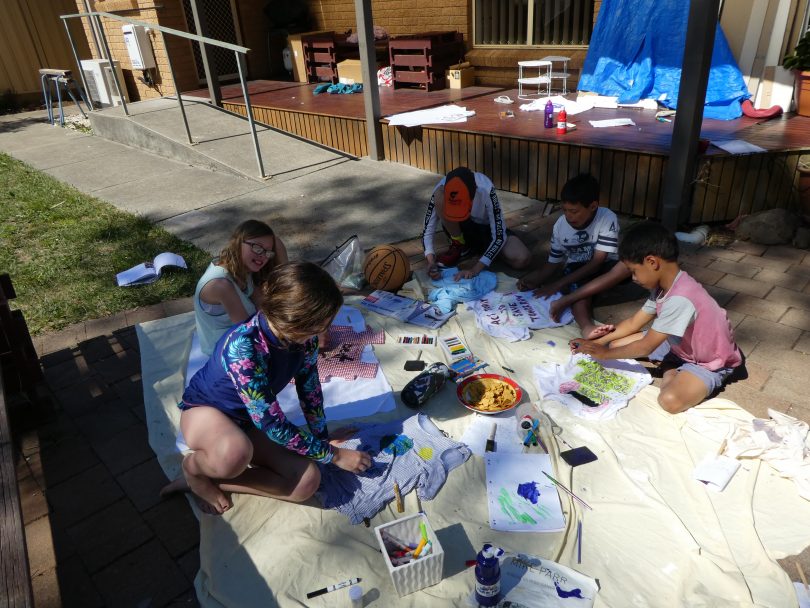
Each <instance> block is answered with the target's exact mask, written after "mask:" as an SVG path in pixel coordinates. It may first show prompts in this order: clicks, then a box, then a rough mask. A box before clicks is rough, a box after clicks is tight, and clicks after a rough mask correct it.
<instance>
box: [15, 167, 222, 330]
mask: <svg viewBox="0 0 810 608" xmlns="http://www.w3.org/2000/svg"><path fill="white" fill-rule="evenodd" d="M163 251H172V252H174V253H177V254H180V255H182V256H183V257H184V258H185V260H186V264H187V265H188V270H182V269H171V268H167V269H164V271H163V274H162V276H161V278H160V279H158V280H157V281H156V282H155V283H152V284H151V285H144V286H141V287H117V286H116V285H115V275H116V273H118V272H121V271H122V270H126V269H127V268H130V267H132V266H135V265H136V264H139V263H141V262H145V261H151V260H152V258H153V257H154V256H155V255H157V254H158V253H161V252H163ZM210 257H211V256H210V255H209V254H208V253H206V252H204V251H203V250H201V249H199V248H197V247H195V246H194V245H192V244H191V243H188V242H186V241H183V240H180V239H179V238H177V237H175V236H172V235H171V234H169V233H168V232H166V231H165V230H163V229H162V228H158V227H156V226H154V225H153V224H151V223H150V222H149V221H148V220H146V219H144V218H141V217H138V216H134V215H130V214H128V213H124V212H123V211H119V210H117V209H116V208H115V207H113V206H112V205H109V204H107V203H104V202H102V201H99V200H98V199H95V198H93V197H90V196H86V195H84V194H82V193H81V192H79V191H78V190H76V189H75V188H72V187H70V186H67V185H65V184H62V183H61V182H59V181H57V180H55V179H53V178H51V177H49V176H48V175H45V174H43V173H41V172H39V171H36V170H34V169H32V168H31V167H29V166H28V165H25V164H24V163H21V162H19V161H17V160H15V159H13V158H11V157H10V156H7V155H5V154H2V153H0V272H7V273H8V274H10V275H11V280H12V281H13V283H14V288H15V290H16V292H17V299H16V300H13V301H12V307H16V308H19V309H21V310H22V311H23V313H24V314H25V318H26V321H27V322H28V327H29V330H30V331H31V334H32V335H36V334H41V333H46V332H50V331H55V330H59V329H61V328H63V327H66V326H68V325H71V324H73V323H78V322H79V321H84V320H87V319H98V318H102V317H106V316H110V315H113V314H115V313H117V312H121V311H124V310H129V309H132V308H136V307H138V306H147V305H150V304H156V303H158V302H163V301H166V300H171V299H175V298H182V297H185V296H190V295H192V294H193V293H194V287H195V285H196V282H197V279H198V278H199V277H200V275H202V273H203V271H204V270H205V267H206V266H207V265H208V262H209V260H210Z"/></svg>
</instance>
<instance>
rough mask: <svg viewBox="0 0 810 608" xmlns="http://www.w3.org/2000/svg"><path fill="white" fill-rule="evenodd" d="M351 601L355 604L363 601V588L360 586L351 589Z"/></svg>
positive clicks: (353, 586)
mask: <svg viewBox="0 0 810 608" xmlns="http://www.w3.org/2000/svg"><path fill="white" fill-rule="evenodd" d="M349 599H350V600H351V601H353V602H356V601H358V600H361V599H363V588H362V587H361V586H360V585H352V586H351V587H349Z"/></svg>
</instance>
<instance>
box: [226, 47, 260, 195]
mask: <svg viewBox="0 0 810 608" xmlns="http://www.w3.org/2000/svg"><path fill="white" fill-rule="evenodd" d="M234 55H236V65H237V67H238V68H239V82H240V83H241V85H242V95H243V96H244V98H245V109H246V110H247V119H248V123H250V133H251V135H252V136H253V147H254V149H255V150H256V162H257V163H258V164H259V177H261V178H262V179H264V178H265V177H266V176H265V174H264V165H263V164H262V152H261V150H259V138H258V136H257V135H256V123H255V122H253V107H252V106H251V105H250V97H249V96H248V89H247V82H246V81H245V72H246V71H247V66H246V65H245V56H244V55H243V54H242V53H240V52H239V51H234Z"/></svg>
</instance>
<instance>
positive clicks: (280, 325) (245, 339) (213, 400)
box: [162, 263, 371, 514]
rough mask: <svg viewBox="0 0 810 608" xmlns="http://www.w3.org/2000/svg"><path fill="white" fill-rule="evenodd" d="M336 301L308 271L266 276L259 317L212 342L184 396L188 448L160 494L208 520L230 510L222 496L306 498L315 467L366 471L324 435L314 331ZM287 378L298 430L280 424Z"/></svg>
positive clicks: (358, 456) (289, 268)
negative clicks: (300, 418)
mask: <svg viewBox="0 0 810 608" xmlns="http://www.w3.org/2000/svg"><path fill="white" fill-rule="evenodd" d="M342 301H343V298H342V296H341V295H340V291H339V290H338V288H337V286H336V285H335V283H334V281H333V280H332V278H331V277H330V276H329V275H328V274H327V273H326V272H325V271H324V270H323V269H321V268H319V267H318V266H316V265H315V264H309V263H290V264H284V265H282V266H279V267H278V268H277V269H275V270H274V271H273V272H272V273H271V274H270V276H269V278H268V281H267V283H266V284H265V285H264V299H263V302H262V304H261V307H260V310H259V312H257V313H256V314H255V315H254V316H253V317H251V318H250V319H248V320H247V321H246V322H245V323H242V324H241V325H237V326H235V327H234V328H232V329H231V330H230V331H228V332H226V333H225V335H223V336H222V338H220V340H219V341H218V342H217V344H216V346H215V347H214V352H213V355H212V356H211V359H209V361H208V363H207V364H206V365H205V366H204V367H203V368H202V369H201V370H200V371H199V372H197V373H196V374H195V375H194V377H193V378H192V379H191V382H190V383H189V386H188V388H187V389H186V391H185V393H184V394H183V401H182V402H181V403H180V408H181V409H182V410H183V412H182V414H181V417H180V429H181V432H182V434H183V437H184V439H185V441H186V443H187V444H188V446H189V447H190V448H191V449H192V450H194V451H193V452H192V453H191V454H188V455H186V457H185V458H184V460H183V476H182V477H180V478H178V479H177V480H175V481H173V482H172V483H170V484H169V485H168V486H166V488H164V490H163V492H162V493H163V494H164V495H165V494H167V493H171V492H177V491H191V492H193V493H194V494H196V495H197V496H198V497H199V498H200V499H201V500H200V501H199V502H200V506H201V507H202V509H203V510H204V511H205V512H207V513H211V514H215V513H222V512H224V511H225V510H227V509H229V508H230V507H231V505H232V503H231V501H230V498H229V497H228V495H227V494H226V493H227V492H241V493H247V494H256V495H259V496H268V497H272V498H280V499H283V500H290V501H294V502H300V501H304V500H307V499H308V498H310V497H311V496H312V495H313V494H314V493H315V491H316V490H317V489H318V486H319V484H320V472H319V470H318V467H317V466H316V465H315V462H332V463H334V464H335V465H336V466H338V467H340V468H343V469H345V470H347V471H352V472H356V473H362V472H364V471H365V470H366V469H367V468H368V467H369V466H370V464H371V458H370V456H369V455H368V454H367V453H365V452H360V451H356V450H348V449H344V448H338V447H336V446H333V445H332V443H331V442H330V441H334V442H335V443H337V442H339V441H342V440H343V439H345V438H346V437H345V434H342V433H341V434H339V436H333V437H331V438H330V436H329V434H328V432H327V429H326V419H325V417H324V411H323V395H322V393H321V385H320V381H319V380H318V368H317V360H318V338H317V334H318V333H320V332H323V331H324V330H325V329H326V328H327V327H328V326H329V324H330V323H331V321H332V319H333V318H334V316H335V314H336V313H337V311H338V309H339V308H340V305H341V304H342ZM293 378H294V379H295V385H296V390H297V392H298V398H299V399H300V401H301V410H302V411H303V413H304V417H305V419H306V423H307V424H306V428H299V427H297V426H295V425H294V424H292V423H291V422H290V421H288V420H287V419H286V417H285V416H284V413H283V412H282V410H281V407H280V406H279V404H278V401H277V399H276V395H277V394H278V393H279V392H280V391H281V390H282V389H283V388H284V387H285V386H287V384H288V383H289V382H290V380H291V379H293ZM248 465H250V467H248Z"/></svg>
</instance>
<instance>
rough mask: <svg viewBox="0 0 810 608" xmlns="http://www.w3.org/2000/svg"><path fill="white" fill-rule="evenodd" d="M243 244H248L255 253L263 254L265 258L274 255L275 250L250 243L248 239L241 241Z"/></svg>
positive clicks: (270, 257)
mask: <svg viewBox="0 0 810 608" xmlns="http://www.w3.org/2000/svg"><path fill="white" fill-rule="evenodd" d="M242 242H243V243H244V244H245V245H250V250H251V251H252V252H253V253H255V254H256V255H263V256H264V257H266V258H267V259H272V258H274V257H276V252H275V251H273V250H272V249H265V248H264V247H262V246H261V245H259V244H258V243H252V242H250V241H242Z"/></svg>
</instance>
